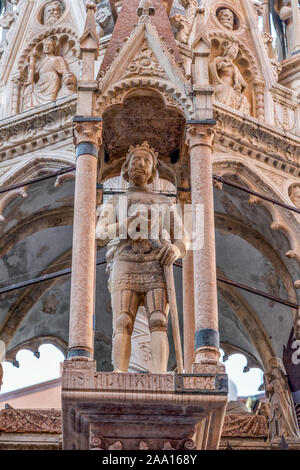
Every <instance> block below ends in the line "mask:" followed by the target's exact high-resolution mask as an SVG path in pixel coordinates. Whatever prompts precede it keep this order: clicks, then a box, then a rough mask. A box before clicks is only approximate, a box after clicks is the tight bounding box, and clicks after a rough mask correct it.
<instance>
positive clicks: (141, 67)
mask: <svg viewBox="0 0 300 470" xmlns="http://www.w3.org/2000/svg"><path fill="white" fill-rule="evenodd" d="M133 75H148V76H157V77H162V78H164V77H165V72H164V69H163V68H162V67H161V66H160V65H159V63H158V60H157V59H156V57H155V55H154V53H153V51H152V49H151V48H150V47H149V46H148V43H147V42H145V43H144V44H143V46H142V48H141V50H140V51H139V53H138V55H137V56H136V57H135V58H134V60H133V61H132V62H131V64H130V65H129V66H128V67H127V69H126V71H125V74H124V78H128V77H131V76H133Z"/></svg>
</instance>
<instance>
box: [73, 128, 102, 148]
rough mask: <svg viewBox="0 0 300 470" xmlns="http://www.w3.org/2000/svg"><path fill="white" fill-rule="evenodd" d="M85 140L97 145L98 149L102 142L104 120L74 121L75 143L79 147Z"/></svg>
mask: <svg viewBox="0 0 300 470" xmlns="http://www.w3.org/2000/svg"><path fill="white" fill-rule="evenodd" d="M83 142H88V143H90V144H93V145H95V146H96V147H97V148H98V149H99V148H100V146H101V144H102V122H96V121H83V122H74V144H75V146H76V147H77V146H78V145H79V144H81V143H83Z"/></svg>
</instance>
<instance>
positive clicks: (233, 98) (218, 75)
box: [209, 41, 250, 114]
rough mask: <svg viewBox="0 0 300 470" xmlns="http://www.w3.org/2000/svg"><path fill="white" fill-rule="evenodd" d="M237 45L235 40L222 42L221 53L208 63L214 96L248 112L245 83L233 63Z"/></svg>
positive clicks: (248, 105)
mask: <svg viewBox="0 0 300 470" xmlns="http://www.w3.org/2000/svg"><path fill="white" fill-rule="evenodd" d="M238 52H239V46H238V44H237V43H236V42H233V41H225V42H224V43H223V55H222V56H218V57H215V59H214V60H213V61H212V62H211V63H210V64H209V70H210V73H211V77H212V85H213V87H214V90H215V98H216V100H217V101H219V102H220V103H222V104H225V105H227V106H231V107H232V108H235V109H238V110H239V111H241V112H242V113H245V114H249V113H250V103H249V101H248V99H247V97H246V96H245V91H246V89H247V84H246V82H245V80H244V79H243V77H242V74H241V73H240V71H239V69H238V67H237V66H236V65H235V64H234V60H235V59H236V58H237V55H238Z"/></svg>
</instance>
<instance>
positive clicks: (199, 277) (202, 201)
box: [186, 119, 224, 373]
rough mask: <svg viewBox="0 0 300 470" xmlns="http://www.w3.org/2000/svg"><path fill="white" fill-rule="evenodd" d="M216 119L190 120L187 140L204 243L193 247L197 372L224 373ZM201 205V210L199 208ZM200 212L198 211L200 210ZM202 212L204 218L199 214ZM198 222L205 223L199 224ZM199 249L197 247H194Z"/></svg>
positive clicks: (194, 205)
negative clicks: (215, 191) (214, 166)
mask: <svg viewBox="0 0 300 470" xmlns="http://www.w3.org/2000/svg"><path fill="white" fill-rule="evenodd" d="M214 135H215V121H214V120H213V119H210V120H204V121H200V120H199V121H188V123H187V132H186V143H187V145H188V147H189V155H190V167H191V193H192V204H193V231H194V232H195V230H196V224H198V230H199V233H202V238H203V243H202V244H201V243H199V244H198V246H196V247H194V249H193V260H194V308H195V355H194V364H193V372H194V373H198V372H201V373H205V372H207V373H210V372H212V373H215V372H223V371H224V366H223V364H221V363H220V362H219V358H220V351H219V327H218V302H217V275H216V250H215V224H214V203H213V182H212V159H211V156H212V148H213V142H214ZM197 207H198V209H197ZM198 211H199V212H198ZM199 213H200V214H201V213H202V214H203V220H202V218H201V217H198V214H199ZM199 224H203V225H202V227H199ZM195 248H196V249H195Z"/></svg>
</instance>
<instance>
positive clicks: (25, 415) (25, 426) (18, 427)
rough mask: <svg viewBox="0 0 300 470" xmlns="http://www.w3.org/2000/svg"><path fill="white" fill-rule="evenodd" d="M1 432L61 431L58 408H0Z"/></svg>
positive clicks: (54, 432) (53, 432)
mask: <svg viewBox="0 0 300 470" xmlns="http://www.w3.org/2000/svg"><path fill="white" fill-rule="evenodd" d="M0 432H1V433H2V432H3V433H22V434H23V433H47V434H60V433H61V411H60V410H14V409H8V410H1V411H0Z"/></svg>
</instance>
